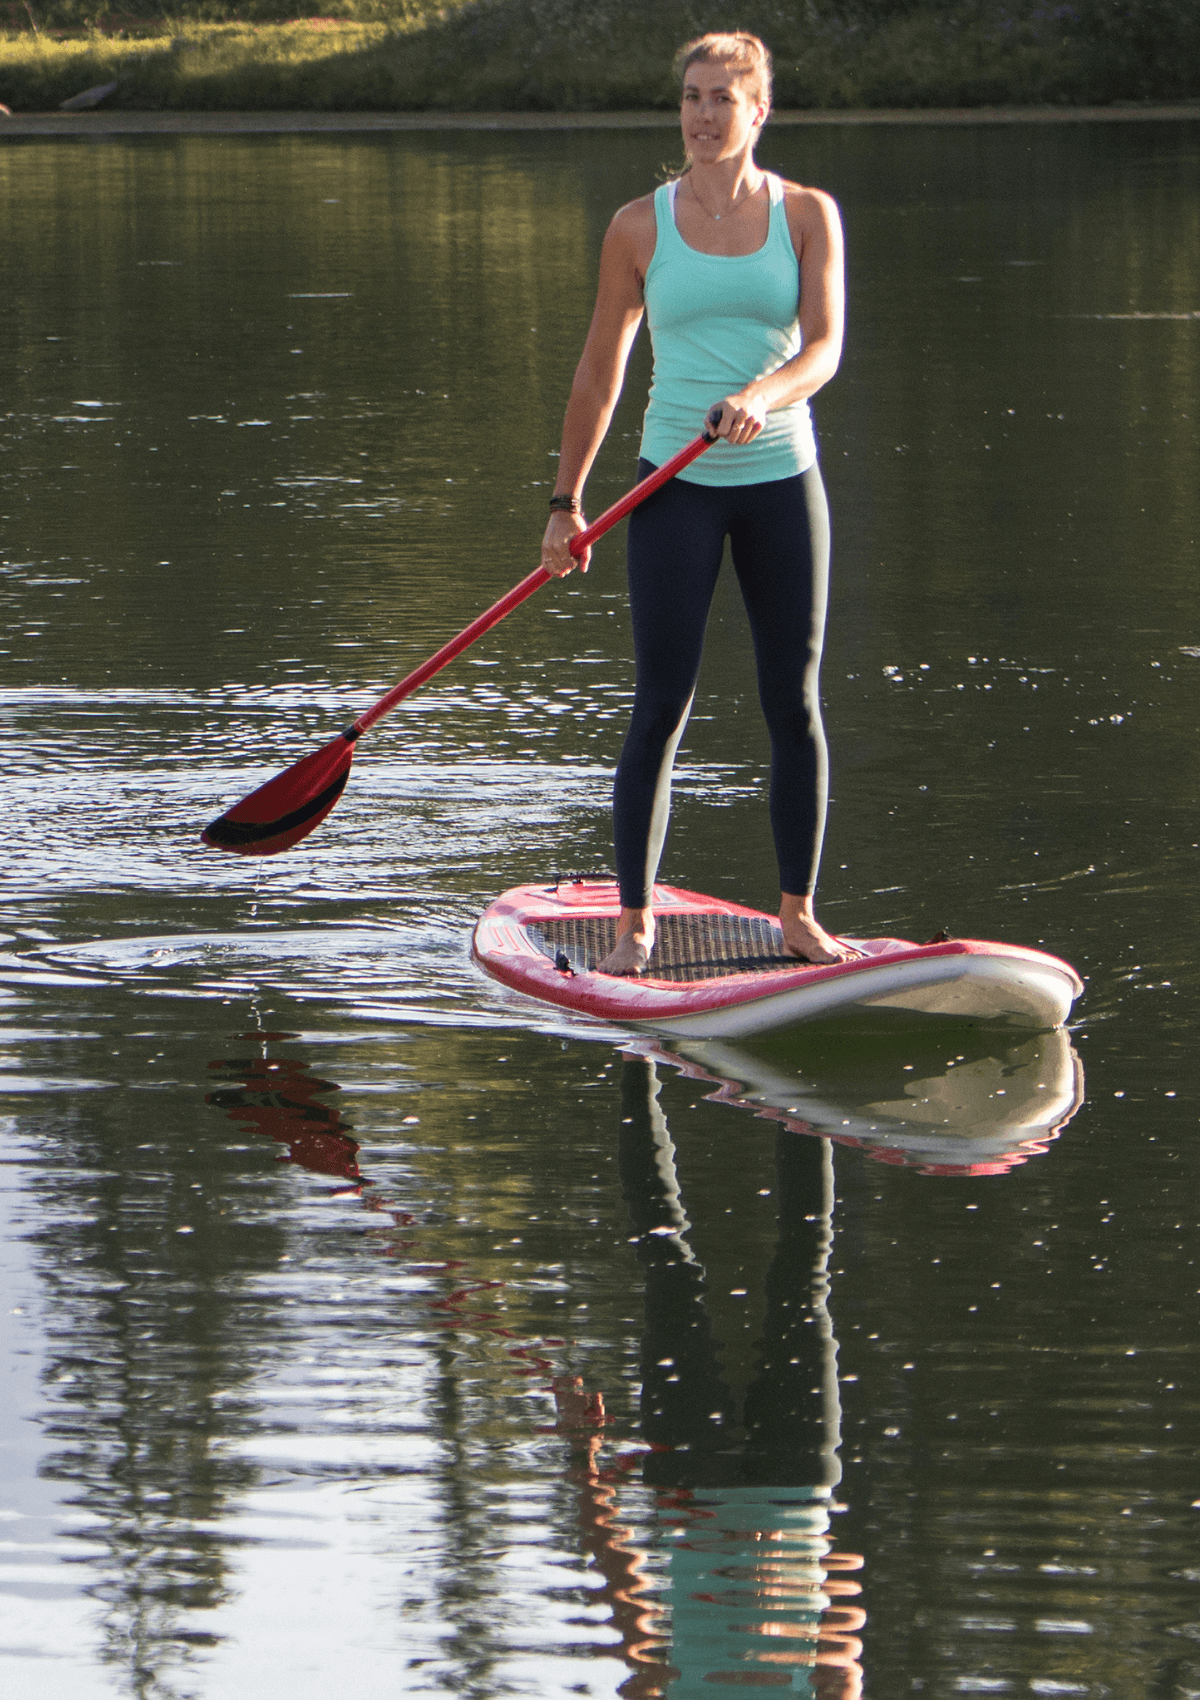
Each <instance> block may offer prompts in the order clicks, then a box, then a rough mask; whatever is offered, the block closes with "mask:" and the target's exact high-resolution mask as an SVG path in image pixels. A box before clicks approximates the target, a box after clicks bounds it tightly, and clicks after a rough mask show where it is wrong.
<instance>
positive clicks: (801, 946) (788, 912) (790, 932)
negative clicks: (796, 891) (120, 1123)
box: [779, 891, 862, 963]
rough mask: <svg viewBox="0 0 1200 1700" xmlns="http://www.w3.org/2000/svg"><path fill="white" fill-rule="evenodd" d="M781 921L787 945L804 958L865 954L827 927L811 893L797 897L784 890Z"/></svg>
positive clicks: (823, 960)
mask: <svg viewBox="0 0 1200 1700" xmlns="http://www.w3.org/2000/svg"><path fill="white" fill-rule="evenodd" d="M779 925H780V926H781V927H782V929H783V948H784V949H785V950H786V951H787V953H788V955H789V956H798V957H799V958H800V960H801V961H802V962H815V963H826V962H854V961H856V960H857V958H858V957H860V956H861V955H862V952H861V951H860V950H855V949H854V948H853V946H852V945H848V944H842V943H841V942H840V940H838V939H835V938H833V937H832V936H831V935H830V934H829V933H827V932H826V931H825V929H824V927H823V926H821V924H820V922H819V921H818V920H817V918H816V916H815V915H814V914H813V900H812V898H811V897H794V896H792V895H791V894H790V893H789V892H786V891H785V892H783V893H782V894H781V896H780V899H779Z"/></svg>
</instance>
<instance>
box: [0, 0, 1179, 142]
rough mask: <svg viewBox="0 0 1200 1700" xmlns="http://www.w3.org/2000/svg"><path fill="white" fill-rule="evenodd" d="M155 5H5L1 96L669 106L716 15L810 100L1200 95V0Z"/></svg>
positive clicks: (21, 100)
mask: <svg viewBox="0 0 1200 1700" xmlns="http://www.w3.org/2000/svg"><path fill="white" fill-rule="evenodd" d="M131 3H132V4H133V5H134V6H135V7H136V5H137V4H138V0H131ZM145 4H146V10H145V12H142V11H138V10H132V11H128V12H122V13H119V14H107V13H101V12H99V11H98V10H97V8H96V6H95V4H94V3H93V0H0V103H2V104H3V105H4V106H6V107H7V108H8V109H9V110H10V111H11V112H12V113H14V114H21V113H36V112H50V111H55V110H57V109H58V108H60V107H62V106H63V105H64V103H70V105H71V106H77V107H78V109H81V110H83V109H88V108H99V107H102V108H103V109H104V110H106V111H128V112H163V113H166V112H180V113H186V112H194V113H199V112H237V111H242V112H306V111H307V112H318V113H319V112H329V113H332V112H347V113H351V112H359V113H370V112H380V113H382V112H411V113H429V114H434V113H461V114H466V113H472V112H479V113H482V112H489V113H503V112H512V113H518V112H521V113H546V114H550V113H619V112H638V111H641V112H656V111H661V112H668V111H670V110H672V109H673V108H674V107H675V105H676V102H677V94H676V90H675V86H674V83H673V80H672V78H671V75H670V71H669V66H670V61H671V56H672V53H673V51H674V49H675V47H676V46H677V45H678V44H679V42H681V41H683V40H685V39H686V38H687V37H688V36H690V35H694V34H696V33H698V32H699V31H700V30H702V29H710V28H745V29H751V30H753V31H755V32H756V33H757V34H760V35H762V37H763V38H764V40H766V41H767V42H768V43H769V44H770V46H771V47H772V50H773V52H774V54H775V65H776V89H775V98H776V104H777V105H778V106H779V107H780V108H782V109H788V110H791V111H793V112H816V111H829V112H838V111H850V110H866V111H870V110H879V109H893V110H896V109H900V110H916V111H919V110H922V109H942V108H982V107H991V108H995V107H1001V108H1002V107H1006V106H1021V107H1036V106H1058V107H1064V108H1068V107H1072V106H1110V105H1119V104H1127V103H1146V102H1154V103H1164V102H1175V103H1192V102H1200V3H1197V0H1064V3H1058V0H750V3H748V4H746V5H743V6H737V7H735V6H734V5H733V4H730V3H729V0H710V3H708V4H704V3H703V0H698V3H697V0H655V4H654V6H653V8H652V9H651V10H650V11H649V13H647V9H646V7H645V0H590V3H588V0H440V3H435V0H326V10H325V13H324V15H322V16H319V17H302V18H297V17H295V16H294V12H295V0H291V3H290V5H289V3H288V0H238V3H235V0H229V3H226V0H184V3H183V4H182V5H181V6H180V7H179V8H178V9H177V10H175V11H174V12H173V14H172V15H171V16H170V17H163V16H162V15H161V11H160V8H161V0H158V3H157V4H156V3H155V0H145ZM100 91H103V92H100Z"/></svg>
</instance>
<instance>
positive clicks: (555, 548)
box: [542, 513, 592, 578]
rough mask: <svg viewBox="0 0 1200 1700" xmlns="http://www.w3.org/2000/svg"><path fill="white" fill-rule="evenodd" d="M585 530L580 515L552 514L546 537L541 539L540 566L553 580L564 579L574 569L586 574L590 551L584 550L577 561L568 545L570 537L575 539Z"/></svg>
mask: <svg viewBox="0 0 1200 1700" xmlns="http://www.w3.org/2000/svg"><path fill="white" fill-rule="evenodd" d="M586 530H587V521H586V520H585V519H584V517H583V515H582V514H567V513H552V514H551V515H550V523H549V525H547V527H546V535H545V536H544V537H543V538H542V565H543V566H544V567H545V569H546V571H547V572H548V573H549V574H550V575H551V576H552V577H553V578H566V576H567V574H568V573H569V572H573V571H574V570H575V568H576V567H578V568H579V570H580V572H581V573H586V572H587V570H588V563H589V562H590V561H591V558H592V551H591V550H590V549H585V550H584V551H583V554H582V555H580V557H579V558H578V560H576V558H575V556H574V555H572V553H571V550H570V543H571V539H572V537H577V536H578V535H579V533H580V532H581V531H586Z"/></svg>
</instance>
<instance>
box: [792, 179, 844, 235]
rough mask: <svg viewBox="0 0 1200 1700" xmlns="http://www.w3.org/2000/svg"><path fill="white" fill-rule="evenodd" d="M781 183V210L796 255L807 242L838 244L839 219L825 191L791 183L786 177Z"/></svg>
mask: <svg viewBox="0 0 1200 1700" xmlns="http://www.w3.org/2000/svg"><path fill="white" fill-rule="evenodd" d="M780 182H781V183H782V184H783V208H784V212H785V213H786V214H787V221H788V229H789V230H790V231H791V233H792V241H793V243H794V244H795V248H796V252H797V254H800V253H802V251H803V246H804V243H805V241H806V240H812V239H813V238H821V239H823V240H825V241H826V242H828V241H830V240H833V241H837V240H838V238H839V236H840V233H841V228H842V218H841V214H840V213H839V211H838V204H837V202H836V201H835V200H834V198H833V196H832V195H829V194H826V192H825V190H824V189H811V188H808V187H807V186H806V185H805V184H803V183H792V182H791V181H789V179H788V178H786V177H781V178H780Z"/></svg>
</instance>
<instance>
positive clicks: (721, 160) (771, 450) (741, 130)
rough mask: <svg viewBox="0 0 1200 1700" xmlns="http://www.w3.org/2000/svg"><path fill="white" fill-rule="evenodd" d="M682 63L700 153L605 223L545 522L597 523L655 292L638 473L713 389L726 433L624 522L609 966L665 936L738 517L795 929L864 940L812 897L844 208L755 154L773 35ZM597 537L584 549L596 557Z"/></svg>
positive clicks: (834, 947) (709, 401)
mask: <svg viewBox="0 0 1200 1700" xmlns="http://www.w3.org/2000/svg"><path fill="white" fill-rule="evenodd" d="M677 64H678V66H679V68H680V69H681V70H682V73H683V106H682V125H683V140H684V148H685V151H686V153H687V158H688V165H687V167H686V168H685V171H684V173H683V175H682V176H680V177H679V178H677V179H676V180H675V181H674V182H672V183H668V184H665V185H664V186H663V187H662V188H660V189H659V190H658V191H657V192H656V193H655V194H653V195H647V196H645V197H644V198H643V199H641V200H638V201H633V202H631V203H630V205H629V206H626V207H622V208H621V210H620V211H619V212H618V213H617V215H616V217H615V218H614V219H613V221H612V223H611V225H610V226H609V228H608V233H607V235H606V236H605V239H604V247H603V250H602V253H601V259H600V284H599V290H598V293H597V299H596V308H595V312H594V314H593V317H592V323H591V328H590V330H589V331H588V336H587V342H586V343H585V345H584V350H583V355H582V358H581V359H580V362H579V367H578V370H577V371H576V374H575V381H574V384H573V385H572V389H571V399H570V403H569V405H568V407H567V415H566V420H565V422H564V425H563V437H562V451H561V456H560V459H559V474H558V480H557V483H556V484H555V491H554V496H553V497H552V498H551V503H550V507H551V513H550V523H549V525H548V526H547V528H546V535H545V539H544V542H543V544H542V564H543V566H545V567H546V568H547V569H548V570H549V571H550V572H551V573H554V574H555V575H556V576H560V577H561V576H562V575H563V574H565V573H568V572H570V571H571V569H572V567H573V566H574V565H575V564H576V563H575V561H574V559H573V557H572V556H571V554H570V551H569V547H568V546H569V544H570V540H571V538H572V537H573V536H574V535H575V534H576V533H577V532H579V531H581V530H582V529H583V528H584V525H585V523H586V522H585V520H584V517H583V512H582V499H581V498H582V491H583V486H584V482H585V480H586V478H587V475H588V472H589V470H590V468H591V465H592V462H593V460H594V459H595V456H596V453H597V450H598V449H599V447H600V444H601V442H602V441H603V439H604V434H605V432H606V430H607V429H608V425H609V421H610V420H611V418H612V414H613V409H614V407H615V406H616V402H617V398H618V396H619V395H620V391H621V383H622V380H623V378H624V374H625V366H626V362H627V360H628V357H629V351H630V348H631V347H632V344H633V339H634V336H635V335H636V333H637V329H638V326H639V324H640V323H641V319H642V315H643V312H645V313H646V314H647V316H648V320H649V325H650V335H651V341H652V344H653V348H654V381H653V384H652V386H651V391H650V405H649V407H648V409H647V413H646V423H645V431H644V434H643V438H642V456H643V458H642V463H641V465H640V467H639V477H644V476H646V474H647V473H649V472H650V471H651V470H653V468H654V467H655V466H661V465H662V463H663V461H664V460H665V459H666V458H667V457H668V456H670V455H671V454H673V453H674V452H675V451H676V450H677V449H679V448H682V447H683V445H684V444H685V443H686V442H688V441H690V440H691V439H692V438H693V437H695V436H696V435H697V433H698V432H699V431H700V430H701V429H702V428H703V425H704V422H705V419H706V418H707V416H708V415H709V412H710V410H711V409H713V408H714V407H716V406H718V405H719V407H720V423H719V424H718V425H717V426H716V428H715V429H716V435H717V437H718V439H720V440H719V441H718V442H717V443H716V444H715V445H714V446H713V447H712V448H711V449H710V450H709V451H708V452H707V453H706V454H704V455H702V456H701V457H700V459H699V460H697V461H694V462H693V463H692V465H691V466H690V467H689V468H687V470H686V471H684V472H683V473H681V474H680V475H679V476H678V477H677V478H676V479H674V480H672V481H671V482H670V483H669V484H666V485H664V486H663V488H662V489H661V490H659V491H658V492H657V493H656V494H655V495H653V496H651V497H650V498H649V499H648V500H647V501H646V502H644V503H643V504H642V505H641V507H639V508H638V509H636V510H635V512H634V514H633V515H632V517H631V519H630V522H629V596H630V610H631V613H632V618H633V631H634V648H635V654H636V659H637V684H636V690H635V696H634V707H633V715H632V719H631V722H630V728H629V734H628V737H627V738H626V741H625V747H624V749H623V751H622V754H621V760H620V765H619V766H618V769H617V780H616V786H615V789H614V800H613V812H614V834H615V839H616V855H617V877H618V880H619V883H620V890H621V916H620V921H619V922H618V927H617V941H616V947H615V949H614V950H613V952H612V954H611V955H610V956H608V957H607V958H606V959H605V960H604V961H603V962H601V963H600V964H599V965H598V966H599V968H600V971H601V972H603V973H608V974H640V973H642V972H643V971H644V970H645V968H646V965H647V962H648V960H649V957H650V952H651V950H652V949H653V946H654V915H653V911H652V908H651V900H652V896H653V887H654V878H655V874H656V872H657V868H658V860H659V856H660V854H661V851H662V846H663V841H664V839H665V836H666V828H667V815H668V810H669V805H670V777H671V766H672V763H673V761H674V757H675V751H676V748H677V747H678V744H679V740H680V738H681V737H682V735H683V728H684V726H685V725H686V723H687V717H688V713H689V712H690V709H691V704H692V697H693V695H694V693H695V687H696V678H697V675H698V672H699V667H700V655H701V649H702V646H703V642H704V628H705V624H706V622H707V619H708V611H709V607H710V604H711V601H712V596H713V592H714V590H715V588H716V580H717V573H718V570H719V568H720V563H721V556H722V553H723V550H724V546H725V539H726V537H728V538H729V539H730V543H731V547H732V553H733V562H734V568H735V570H736V572H737V575H738V581H739V584H740V586H741V591H742V597H743V600H744V602H745V604H746V610H747V613H748V614H749V617H750V625H751V631H752V634H753V638H754V647H755V656H756V660H757V666H758V682H759V695H760V699H761V701H762V704H763V710H764V713H765V715H766V719H767V725H768V728H769V731H770V734H771V749H772V761H771V825H772V830H773V832H774V836H775V848H776V854H777V857H778V860H779V870H780V886H781V892H782V896H781V902H780V911H779V920H780V925H781V927H782V929H783V937H784V945H785V948H786V949H787V950H788V951H789V952H790V953H791V954H792V955H794V956H797V957H800V958H802V959H804V960H805V961H809V962H837V961H843V960H846V959H848V958H849V957H852V956H854V955H856V954H857V953H856V952H855V951H853V950H852V949H850V948H849V947H848V946H846V945H843V944H841V943H839V942H838V941H837V940H835V939H833V938H831V937H830V935H829V934H828V933H827V932H826V931H825V929H824V928H823V927H821V926H820V925H819V923H818V922H817V920H816V917H815V915H814V913H813V891H814V889H815V886H816V877H817V864H818V861H819V859H820V851H821V838H822V834H823V831H824V820H825V799H826V754H825V737H824V732H823V730H822V727H821V714H820V705H819V701H818V695H817V673H818V668H819V665H820V653H821V641H822V636H823V632H824V624H825V598H826V584H827V578H828V555H829V529H828V515H827V509H826V506H825V494H824V489H823V487H822V484H821V476H820V473H819V471H818V470H817V465H816V444H815V442H814V439H813V434H812V424H811V421H810V418H809V412H808V398H809V396H811V395H813V394H814V393H815V391H817V390H819V389H820V388H821V386H822V384H825V383H827V382H828V381H829V379H830V378H831V377H832V376H833V374H834V372H835V371H836V370H837V365H838V360H839V358H840V355H841V344H842V316H843V288H842V242H841V226H840V223H839V220H838V213H837V207H836V206H835V204H834V202H833V201H832V200H831V199H830V197H829V196H828V195H825V194H822V193H821V192H820V191H819V190H816V189H805V188H801V187H800V185H799V184H796V183H786V182H784V181H783V180H782V179H780V178H778V177H774V176H772V175H770V174H768V173H767V172H765V171H763V170H761V169H760V168H759V166H758V165H757V164H756V163H755V159H754V147H755V143H756V142H757V140H758V136H759V133H760V131H761V130H762V127H763V124H764V123H765V122H766V118H767V114H768V112H769V111H770V106H771V61H770V55H769V54H768V52H767V50H766V48H765V47H764V46H763V44H762V42H761V41H759V40H758V38H757V37H756V36H752V35H745V34H741V33H737V34H730V35H723V34H710V35H705V36H701V37H700V38H699V39H698V40H696V41H693V42H689V43H688V44H687V46H686V47H684V48H683V49H681V51H680V54H679V58H678V61H677ZM589 554H590V551H589V552H585V554H584V555H583V556H582V557H581V559H580V561H579V565H580V567H581V568H582V569H583V571H585V572H586V571H587V566H588V559H589Z"/></svg>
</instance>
